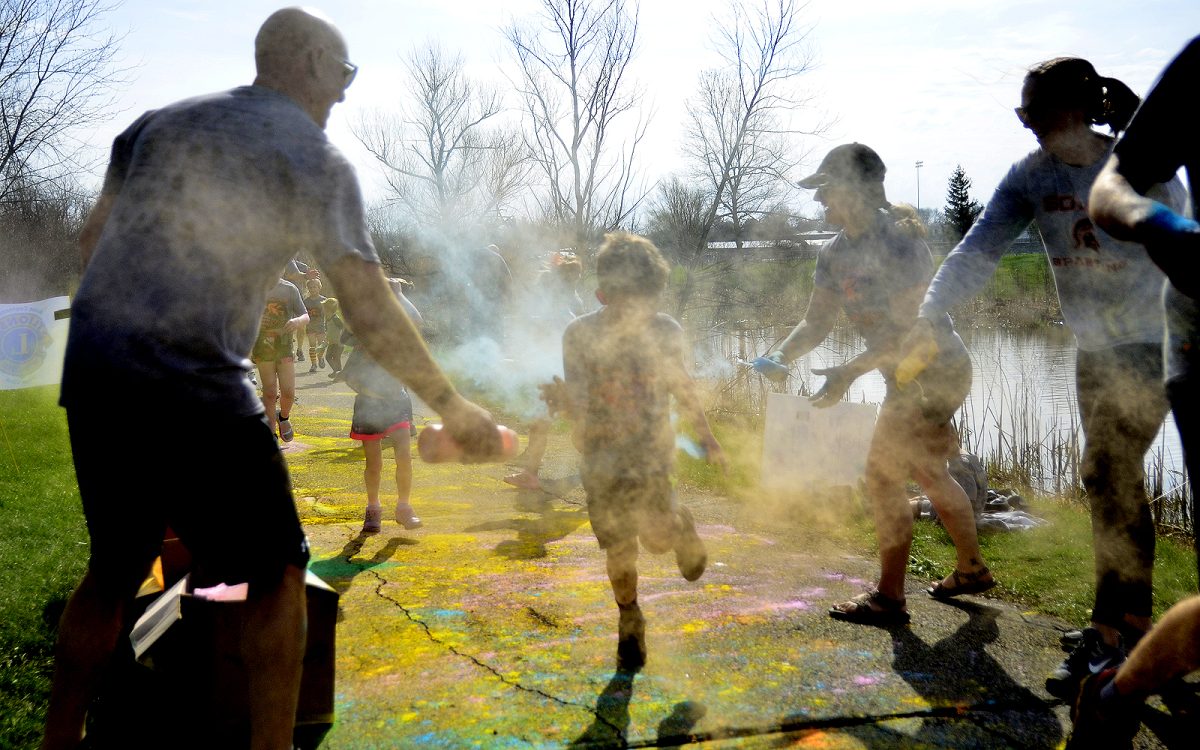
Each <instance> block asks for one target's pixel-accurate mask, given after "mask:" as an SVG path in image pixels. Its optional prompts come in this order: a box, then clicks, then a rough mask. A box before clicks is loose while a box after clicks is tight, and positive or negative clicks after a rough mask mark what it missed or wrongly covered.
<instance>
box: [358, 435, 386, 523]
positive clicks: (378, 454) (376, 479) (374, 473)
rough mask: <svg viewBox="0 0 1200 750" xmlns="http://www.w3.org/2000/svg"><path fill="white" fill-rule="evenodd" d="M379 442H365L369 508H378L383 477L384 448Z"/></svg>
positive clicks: (364, 481) (364, 472)
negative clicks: (380, 484)
mask: <svg viewBox="0 0 1200 750" xmlns="http://www.w3.org/2000/svg"><path fill="white" fill-rule="evenodd" d="M380 443H381V441H379V440H364V441H363V455H364V457H365V458H366V462H365V465H364V467H363V484H365V485H366V486H367V507H368V508H378V507H380V504H379V483H380V479H381V477H382V475H383V446H382V445H380Z"/></svg>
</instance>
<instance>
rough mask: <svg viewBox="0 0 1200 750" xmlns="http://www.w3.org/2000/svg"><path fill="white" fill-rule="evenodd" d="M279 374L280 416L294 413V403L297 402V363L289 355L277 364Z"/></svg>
mask: <svg viewBox="0 0 1200 750" xmlns="http://www.w3.org/2000/svg"><path fill="white" fill-rule="evenodd" d="M276 371H277V372H278V375H279V418H280V419H287V418H288V417H290V416H291V415H292V404H294V403H296V363H295V362H294V361H293V360H292V359H291V358H290V357H289V358H286V359H281V360H280V361H279V362H278V364H277V365H276Z"/></svg>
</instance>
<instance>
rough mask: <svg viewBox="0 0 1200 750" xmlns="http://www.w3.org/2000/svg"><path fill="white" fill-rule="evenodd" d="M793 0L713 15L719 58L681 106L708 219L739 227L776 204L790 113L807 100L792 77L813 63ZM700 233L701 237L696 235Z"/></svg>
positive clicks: (789, 160)
mask: <svg viewBox="0 0 1200 750" xmlns="http://www.w3.org/2000/svg"><path fill="white" fill-rule="evenodd" d="M804 7H805V6H804V5H803V4H801V5H799V6H798V5H797V4H796V2H795V0H758V2H757V3H753V4H752V0H737V1H736V2H735V3H734V4H733V6H732V8H731V18H730V19H729V20H728V21H721V20H718V22H717V23H716V27H717V28H718V29H720V31H719V32H718V38H717V50H718V52H719V53H720V55H721V57H722V59H723V62H724V65H723V66H722V67H720V68H718V69H715V70H709V71H705V72H703V73H701V75H700V83H699V90H698V92H697V94H696V96H695V97H693V99H692V100H691V101H690V102H689V105H688V116H689V123H688V131H687V133H686V135H685V140H684V149H685V153H686V155H687V156H688V157H689V160H690V161H691V163H692V166H693V169H694V170H695V172H696V174H697V176H698V177H700V178H701V179H703V180H705V181H706V182H707V183H708V186H709V193H710V195H711V201H710V204H709V208H708V219H709V221H708V224H709V226H710V227H711V226H712V225H713V223H715V222H716V221H717V220H719V219H728V220H729V221H730V222H732V224H733V226H734V229H735V231H736V232H737V234H738V241H739V247H740V236H741V228H742V226H743V224H744V222H745V220H746V219H747V218H750V217H753V216H757V215H759V214H761V213H762V212H763V211H764V210H765V209H766V208H768V207H770V206H773V205H775V204H776V203H777V202H778V200H779V196H780V192H781V190H786V189H787V186H788V182H787V173H788V171H789V170H790V169H791V168H792V167H794V166H795V165H796V163H797V161H798V157H797V154H796V151H795V145H796V137H797V136H798V135H802V134H803V135H811V134H813V133H814V132H818V131H819V130H820V129H821V127H820V126H817V127H814V128H813V129H810V130H807V131H805V130H800V129H797V127H796V126H795V124H794V123H793V119H794V117H795V115H796V113H797V112H799V111H800V110H802V109H803V108H804V107H805V105H806V104H807V103H808V101H807V99H806V98H804V97H802V96H801V95H800V94H799V92H798V91H797V90H796V85H795V84H796V79H797V78H799V77H800V76H801V75H803V74H804V73H805V72H807V71H808V70H809V69H810V68H811V65H812V60H811V56H810V54H809V51H808V49H807V47H806V44H805V42H806V40H807V36H808V29H807V28H804V27H801V26H800V25H799V24H798V23H797V20H796V16H797V15H798V14H799V12H800V11H802V10H803V9H804ZM702 239H703V240H707V236H706V237H704V238H702Z"/></svg>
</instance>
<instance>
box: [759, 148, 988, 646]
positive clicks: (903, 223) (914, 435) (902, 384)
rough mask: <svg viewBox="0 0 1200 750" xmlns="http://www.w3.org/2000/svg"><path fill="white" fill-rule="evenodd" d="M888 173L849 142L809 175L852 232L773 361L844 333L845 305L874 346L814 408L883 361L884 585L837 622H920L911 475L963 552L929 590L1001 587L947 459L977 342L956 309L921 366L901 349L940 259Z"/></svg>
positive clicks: (879, 490) (878, 503) (942, 594)
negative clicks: (914, 605)
mask: <svg viewBox="0 0 1200 750" xmlns="http://www.w3.org/2000/svg"><path fill="white" fill-rule="evenodd" d="M885 172H886V167H885V166H884V164H883V161H882V160H881V159H880V158H879V155H878V154H876V153H875V151H873V150H872V149H871V148H869V147H867V146H864V145H863V144H861V143H849V144H845V145H841V146H838V147H836V148H834V149H833V150H832V151H830V152H829V154H828V155H826V157H825V158H824V160H822V162H821V165H820V166H819V167H818V168H817V173H816V174H814V175H812V176H811V177H807V178H805V179H804V180H802V181H801V182H800V183H799V184H800V187H802V188H806V189H810V190H811V189H816V191H817V192H816V194H815V195H814V196H813V198H814V200H816V201H817V202H818V203H820V204H821V205H822V206H824V207H825V221H826V222H828V223H830V224H834V225H837V226H838V227H840V228H841V231H840V232H839V233H838V235H837V237H835V238H834V239H833V240H831V241H830V242H829V244H828V245H826V246H825V247H824V248H823V249H822V250H821V253H820V255H819V256H818V258H817V268H816V271H815V273H814V274H813V292H812V297H811V299H810V300H809V303H808V310H807V311H806V312H805V314H804V320H802V321H800V323H799V325H797V326H796V328H795V329H793V331H792V332H791V333H790V334H788V337H787V338H786V339H784V341H783V343H782V344H780V346H779V348H778V349H777V350H776V351H773V352H771V353H770V354H768V355H767V356H766V357H764V358H762V360H767V361H770V362H773V363H774V364H775V365H776V366H781V365H784V364H786V363H787V362H790V361H791V360H793V359H795V358H796V357H799V356H802V355H804V354H807V353H808V352H810V351H812V349H813V348H815V347H816V346H817V345H818V344H820V343H821V342H822V341H823V340H824V339H825V337H826V336H828V335H829V333H830V332H831V331H832V330H833V326H834V322H835V320H836V319H837V315H838V311H839V310H841V311H844V312H845V313H846V316H847V317H848V318H849V319H850V322H851V323H852V324H853V325H854V327H855V328H856V329H857V330H858V332H859V333H860V334H861V335H862V337H863V339H864V340H865V341H866V351H864V352H863V353H862V354H860V355H858V356H856V357H854V358H853V359H851V360H850V361H848V362H846V363H845V364H843V365H840V366H838V367H832V368H829V369H826V370H815V371H814V372H816V373H817V374H819V375H825V383H824V384H823V385H822V387H821V389H820V390H819V391H818V392H817V393H816V394H814V395H813V397H812V401H813V403H814V405H815V406H818V407H824V406H832V405H833V404H835V403H837V402H838V401H840V400H841V399H842V397H843V396H844V395H845V393H846V391H847V390H848V389H849V387H850V384H851V383H853V382H854V381H855V380H856V379H857V378H858V377H860V376H862V375H865V374H866V373H868V372H870V371H871V370H875V369H878V370H879V371H880V372H881V373H882V374H883V377H884V380H885V381H886V383H887V395H886V396H885V398H884V401H883V405H882V406H881V407H880V409H879V417H878V419H877V420H876V422H875V430H874V433H873V434H872V436H871V446H870V448H869V449H868V452H867V465H866V472H865V474H866V493H867V495H868V497H869V498H870V501H871V508H872V512H873V514H874V520H875V534H876V536H877V537H878V539H879V563H880V574H879V582H878V584H877V585H876V586H875V588H874V589H872V590H871V591H869V592H867V593H864V594H861V595H859V596H857V597H855V598H853V599H850V600H849V601H845V602H841V603H839V604H836V605H834V606H833V607H832V608H831V609H830V610H829V615H830V616H831V617H833V618H835V619H839V620H848V621H850V622H856V623H864V624H873V625H897V624H903V623H906V622H908V621H909V614H908V607H907V603H906V599H905V592H904V578H905V572H906V567H907V565H908V554H909V548H910V547H911V546H912V538H913V516H912V510H911V507H910V506H909V503H908V494H907V493H906V491H905V482H906V481H907V480H908V479H909V477H912V478H913V479H915V480H916V481H917V482H918V483H919V484H920V485H921V487H922V489H924V490H925V493H926V494H927V495H928V496H929V499H930V500H931V501H932V502H933V504H934V507H936V508H937V511H938V516H939V517H940V518H941V519H942V523H943V525H944V526H945V528H946V531H947V532H948V533H949V534H950V537H951V538H952V539H953V540H954V545H955V549H956V551H957V556H958V559H957V561H956V570H955V572H954V573H952V574H951V575H949V576H947V577H946V578H945V579H943V580H942V581H940V582H938V583H937V584H935V585H934V586H933V587H932V588H931V589H929V593H930V595H932V596H934V597H935V598H947V597H952V596H958V595H960V594H976V593H980V592H982V591H986V590H987V589H990V588H991V587H993V586H995V585H996V582H995V579H994V578H993V577H992V574H991V572H990V571H989V570H988V568H987V566H985V565H984V563H983V555H982V554H981V553H980V551H979V540H978V537H977V534H976V529H975V514H974V511H973V509H972V507H971V503H970V501H969V500H968V499H967V495H966V493H965V492H964V491H963V489H962V487H960V486H959V485H958V484H957V483H956V482H955V481H954V479H952V478H951V476H950V473H949V471H948V469H947V467H946V460H947V459H948V458H949V457H950V456H951V455H953V454H955V453H957V450H958V436H957V434H956V433H955V431H954V427H953V425H952V424H951V418H952V417H953V416H954V413H955V412H956V411H958V409H959V407H960V406H962V402H963V399H965V398H966V397H967V393H968V392H969V391H970V388H971V360H970V357H969V356H968V355H967V350H966V347H965V346H964V345H963V343H962V340H961V339H960V338H959V337H958V334H957V333H955V332H954V327H953V324H952V323H951V321H950V316H949V315H946V314H943V315H941V316H940V318H939V319H938V321H937V325H936V327H935V330H934V332H933V335H934V341H935V342H936V343H937V345H938V352H937V354H936V356H934V357H933V358H932V361H930V362H928V363H927V365H926V366H925V368H924V369H923V370H922V371H921V372H920V373H915V372H913V371H912V368H909V367H908V363H906V362H902V361H900V358H899V356H898V355H899V352H900V349H901V342H902V340H903V338H904V335H905V333H907V331H908V330H909V328H910V327H911V326H912V324H913V321H914V320H915V318H916V313H917V307H918V306H919V305H920V302H921V298H922V296H923V295H924V293H925V289H926V287H927V285H928V284H929V279H930V278H931V277H932V276H933V256H932V255H931V254H930V252H929V246H928V245H926V244H925V242H924V239H923V237H924V236H925V227H924V226H923V225H922V224H921V223H920V221H919V220H918V219H917V217H916V211H915V210H913V209H912V208H911V207H909V206H895V205H892V204H891V203H890V202H888V200H887V197H886V195H885V193H884V187H883V178H884V173H885ZM762 360H759V362H762ZM760 366H761V365H760ZM762 369H766V370H768V371H769V369H770V368H768V367H763V368H762ZM906 370H908V372H906Z"/></svg>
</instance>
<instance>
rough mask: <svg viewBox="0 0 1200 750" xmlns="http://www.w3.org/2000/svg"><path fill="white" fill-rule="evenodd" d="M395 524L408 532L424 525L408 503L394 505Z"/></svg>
mask: <svg viewBox="0 0 1200 750" xmlns="http://www.w3.org/2000/svg"><path fill="white" fill-rule="evenodd" d="M396 523H398V524H400V525H401V526H403V527H404V528H406V529H409V530H412V529H419V528H421V527H422V526H423V525H424V524H422V523H421V519H419V518H417V516H416V514H415V513H413V507H412V506H411V505H409V504H408V503H396Z"/></svg>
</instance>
